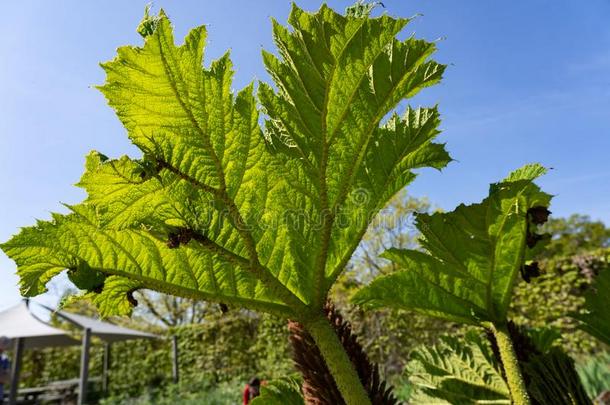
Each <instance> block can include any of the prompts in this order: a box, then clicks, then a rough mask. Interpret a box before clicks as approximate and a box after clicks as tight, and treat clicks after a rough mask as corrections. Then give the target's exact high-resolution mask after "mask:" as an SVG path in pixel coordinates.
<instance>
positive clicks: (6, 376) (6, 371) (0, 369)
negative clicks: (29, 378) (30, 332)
mask: <svg viewBox="0 0 610 405" xmlns="http://www.w3.org/2000/svg"><path fill="white" fill-rule="evenodd" d="M10 343H11V340H10V339H9V338H7V337H6V336H0V403H2V402H3V401H4V386H5V385H7V384H8V383H9V381H10V378H11V370H10V368H11V362H10V361H9V359H8V356H7V355H6V353H4V351H5V350H7V349H8V347H9V345H10Z"/></svg>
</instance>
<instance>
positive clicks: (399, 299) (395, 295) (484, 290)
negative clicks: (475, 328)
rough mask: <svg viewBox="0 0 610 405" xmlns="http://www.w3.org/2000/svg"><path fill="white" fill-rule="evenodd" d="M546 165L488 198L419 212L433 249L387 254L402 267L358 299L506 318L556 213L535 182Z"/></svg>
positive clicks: (452, 316) (457, 316)
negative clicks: (541, 229)
mask: <svg viewBox="0 0 610 405" xmlns="http://www.w3.org/2000/svg"><path fill="white" fill-rule="evenodd" d="M544 172H545V169H544V168H543V167H541V166H539V165H527V166H524V167H523V168H521V169H519V170H516V171H515V172H513V173H511V174H510V175H509V176H508V177H507V178H506V179H504V180H503V181H502V182H500V183H497V184H492V185H491V187H490V192H489V196H488V197H487V198H485V199H484V200H483V201H482V202H481V203H478V204H472V205H460V206H459V207H457V208H456V209H455V210H454V211H452V212H448V213H436V214H432V215H427V214H420V215H418V216H417V220H416V226H417V228H418V229H419V231H420V232H421V233H422V239H421V245H422V247H423V248H424V249H425V250H426V251H427V252H426V253H423V252H420V251H415V250H398V249H391V250H389V251H388V252H386V253H385V257H386V258H388V259H390V260H392V261H394V262H395V263H396V264H397V265H398V266H399V268H400V269H401V270H400V271H398V272H397V273H394V274H391V275H388V276H384V277H380V278H378V279H376V280H375V281H373V282H372V283H371V285H369V286H368V287H366V288H364V289H362V290H360V291H359V292H358V293H357V294H356V295H355V297H354V300H355V301H356V302H357V303H359V304H363V305H366V306H369V307H382V306H390V307H402V308H410V309H415V310H418V311H420V312H423V313H425V314H428V315H431V316H436V317H440V318H443V319H447V320H450V321H456V322H462V323H469V324H475V325H476V324H481V323H483V322H494V323H499V324H503V323H504V322H505V321H506V312H507V310H508V306H509V303H510V297H511V293H512V289H513V286H514V284H515V281H516V278H517V277H518V276H519V273H520V272H525V273H524V276H525V277H527V276H528V275H527V273H526V272H527V271H528V269H529V267H528V266H526V263H525V262H526V259H527V257H528V256H529V253H530V247H532V248H533V245H535V244H536V242H537V240H538V235H536V234H535V233H534V231H535V226H536V224H537V223H541V222H543V221H544V220H546V215H548V211H547V209H546V207H548V205H549V202H550V199H551V197H550V196H549V195H548V194H545V193H543V192H542V191H540V189H539V188H538V186H536V185H535V184H534V183H533V180H534V179H535V178H537V177H538V176H540V175H541V174H543V173H544ZM528 245H529V246H528Z"/></svg>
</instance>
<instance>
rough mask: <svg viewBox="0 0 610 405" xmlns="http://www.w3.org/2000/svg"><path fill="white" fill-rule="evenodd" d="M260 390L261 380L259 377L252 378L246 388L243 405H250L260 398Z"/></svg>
mask: <svg viewBox="0 0 610 405" xmlns="http://www.w3.org/2000/svg"><path fill="white" fill-rule="evenodd" d="M260 388H261V380H259V379H258V377H254V378H252V379H251V380H250V382H249V383H248V384H246V387H245V388H244V393H243V400H244V402H243V405H248V404H249V403H250V401H252V400H253V399H254V398H256V397H258V396H259V395H260Z"/></svg>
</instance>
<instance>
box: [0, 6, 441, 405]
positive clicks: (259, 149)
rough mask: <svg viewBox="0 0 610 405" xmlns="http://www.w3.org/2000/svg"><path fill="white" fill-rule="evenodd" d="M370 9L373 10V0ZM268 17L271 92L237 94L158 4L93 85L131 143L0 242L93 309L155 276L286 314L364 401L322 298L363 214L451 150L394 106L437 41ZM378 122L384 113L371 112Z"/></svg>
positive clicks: (417, 116) (320, 20) (335, 17)
mask: <svg viewBox="0 0 610 405" xmlns="http://www.w3.org/2000/svg"><path fill="white" fill-rule="evenodd" d="M369 11H370V10H369ZM288 21H289V24H290V25H291V26H292V30H289V29H288V28H286V27H284V26H282V25H280V24H278V23H277V22H276V21H273V36H274V40H275V43H276V45H277V47H278V49H279V55H280V56H279V57H277V56H275V55H273V54H271V53H269V52H266V51H264V52H263V60H264V62H265V66H266V67H267V70H268V71H269V73H270V74H271V76H272V77H273V80H274V82H275V88H274V87H272V86H271V85H269V84H266V83H259V85H258V99H259V101H260V103H261V104H262V107H263V109H264V111H265V113H266V115H267V117H266V120H265V130H264V132H263V131H262V130H261V128H260V127H259V111H258V110H257V101H256V99H255V97H254V95H253V88H254V86H253V85H252V84H251V85H249V86H247V87H246V88H244V89H242V90H240V91H239V92H237V94H234V93H233V92H232V90H231V84H232V76H233V69H232V65H231V61H230V58H229V55H228V54H225V55H224V56H222V57H221V58H220V59H218V60H216V61H214V62H212V64H211V65H210V67H209V68H204V67H202V59H203V53H204V45H205V40H206V36H207V33H206V29H205V27H203V26H202V27H198V28H195V29H193V30H192V31H190V33H189V34H188V35H187V36H186V38H185V41H184V44H183V45H181V46H176V45H174V38H173V32H172V28H171V26H170V22H169V20H168V19H167V17H166V15H165V14H164V13H163V11H161V12H160V13H159V15H158V16H155V17H152V16H150V15H148V12H147V13H146V15H145V18H144V20H143V21H142V23H141V24H140V26H139V27H138V32H139V33H140V34H141V35H142V36H143V37H144V45H143V46H142V47H133V46H126V47H121V48H119V49H118V55H117V57H116V58H115V59H114V60H112V61H110V62H107V63H104V64H102V67H103V69H104V70H105V72H106V75H107V76H106V83H105V84H104V85H103V86H100V87H99V89H100V90H101V91H102V93H103V94H104V95H105V96H106V98H107V100H108V103H109V105H110V106H111V107H112V108H113V109H114V110H115V112H116V113H117V116H118V117H119V119H120V120H121V122H122V123H123V125H124V126H125V128H126V130H127V135H128V137H129V139H130V140H131V141H132V142H133V143H134V144H135V145H136V146H137V147H138V148H139V149H140V150H141V151H142V157H141V158H139V159H133V158H129V157H126V156H124V157H121V158H118V159H108V158H107V157H106V156H104V155H103V154H101V153H98V152H92V153H91V154H89V156H88V157H87V161H86V170H85V173H84V175H83V177H82V179H81V181H80V183H79V186H80V187H82V188H83V189H85V191H86V192H87V198H86V199H85V201H84V202H83V203H81V204H77V205H73V206H67V208H68V209H69V211H70V213H68V214H66V215H60V214H53V218H52V220H51V221H39V222H38V223H37V225H36V226H34V227H30V228H24V229H22V231H21V232H20V233H19V234H18V235H16V236H14V237H13V238H12V239H11V240H10V241H8V242H6V243H4V244H3V245H2V249H3V250H4V251H5V252H6V254H7V255H8V256H9V257H11V258H13V259H14V260H15V261H16V263H17V265H18V273H19V276H20V279H21V290H22V293H23V294H24V295H27V296H33V295H37V294H40V293H42V292H44V291H45V285H46V283H47V282H48V281H49V280H50V279H51V278H53V277H55V276H56V275H57V274H59V273H60V272H62V271H63V270H64V269H69V271H68V273H69V275H70V277H71V279H72V280H73V281H74V282H75V283H76V284H77V287H79V288H81V289H85V290H87V291H88V292H87V295H86V296H87V297H89V298H90V299H91V300H92V301H93V302H94V303H95V304H96V305H97V306H98V308H99V310H100V312H101V313H102V314H104V315H110V314H116V313H123V314H126V313H129V312H130V311H131V308H132V307H133V305H134V304H136V300H135V299H134V297H133V292H134V291H136V290H139V289H151V290H156V291H159V292H162V293H167V294H172V295H175V296H180V297H184V298H192V299H197V300H205V301H211V302H219V303H223V304H227V305H232V306H239V307H244V308H249V309H253V310H257V311H263V312H269V313H272V314H275V315H279V316H281V317H284V318H289V319H292V320H296V321H298V322H299V323H301V324H302V325H304V327H305V328H306V330H307V331H308V333H309V334H311V336H312V337H313V339H314V341H315V343H316V344H317V346H318V347H319V349H320V352H321V353H322V355H323V356H324V358H325V360H326V363H327V364H328V367H329V368H330V371H331V373H332V375H333V377H334V379H335V381H336V383H337V386H338V388H339V390H340V392H341V394H342V395H343V397H344V399H345V401H346V402H347V403H348V404H366V403H369V399H368V398H367V394H366V392H365V390H364V388H363V387H362V384H361V383H360V381H359V379H358V375H357V373H356V371H355V369H354V368H353V366H352V364H351V363H350V361H349V359H348V357H347V355H346V353H345V351H344V350H343V347H342V346H341V344H340V342H339V340H338V338H337V335H336V333H335V331H334V329H333V328H332V327H331V325H330V324H329V322H328V320H327V319H326V318H325V316H324V313H323V311H322V307H323V305H324V304H325V302H326V299H327V294H328V291H329V289H330V288H331V286H332V285H333V283H334V282H335V280H336V279H337V277H338V276H339V275H340V274H341V272H342V271H343V269H344V267H345V265H346V263H347V262H348V260H349V258H350V257H351V256H352V253H353V252H354V250H355V249H356V247H357V246H358V244H359V243H360V240H361V238H362V235H363V234H364V232H365V231H366V229H367V226H368V224H369V221H370V219H371V218H372V217H373V216H374V215H375V214H376V213H377V212H378V211H379V210H380V209H381V208H382V207H383V206H384V205H385V204H386V202H387V201H388V200H389V199H390V198H391V197H392V196H393V195H394V194H395V193H396V192H397V191H399V190H401V189H402V188H403V187H404V186H406V185H407V184H409V183H410V182H411V181H413V180H414V178H415V177H416V175H415V174H414V173H413V171H412V170H413V169H416V168H420V167H434V168H437V169H440V168H442V167H444V166H445V165H446V164H447V163H448V162H449V161H450V158H449V155H448V154H447V152H446V151H445V149H444V146H443V145H441V144H436V143H433V142H432V140H433V139H434V137H435V136H436V135H437V134H438V133H439V131H438V129H437V127H438V124H439V113H438V111H437V109H436V108H435V107H434V108H419V109H411V108H410V107H409V108H407V109H406V111H405V113H404V115H402V116H399V115H397V114H396V113H395V112H394V109H395V108H396V107H397V105H398V103H399V102H401V101H402V100H404V99H406V98H409V97H412V96H413V95H415V94H416V93H418V92H419V91H420V90H421V89H422V88H424V87H427V86H430V85H433V84H435V83H437V82H438V81H439V80H440V78H441V75H442V73H443V70H444V66H443V65H440V64H438V63H436V62H434V61H432V60H430V59H429V58H430V55H431V54H432V53H433V52H434V50H435V45H434V44H433V43H429V42H426V41H422V40H418V39H415V38H408V39H406V40H399V39H397V38H396V35H397V34H398V33H399V32H400V31H401V30H402V29H403V28H404V27H405V25H406V24H407V23H408V22H409V20H408V19H403V18H391V17H389V16H387V15H384V16H382V17H379V18H370V17H368V15H367V13H366V10H365V12H364V13H362V12H355V13H353V14H352V15H350V16H342V15H340V14H338V13H336V12H334V11H333V10H331V9H330V8H328V7H326V6H322V7H321V8H320V10H319V11H318V12H316V13H307V12H304V11H303V10H301V9H300V8H298V7H297V6H293V8H292V11H291V13H290V16H289V19H288ZM388 115H389V116H390V118H389V119H388V120H387V121H385V122H382V120H383V119H384V117H386V116H388Z"/></svg>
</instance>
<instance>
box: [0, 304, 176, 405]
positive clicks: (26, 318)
mask: <svg viewBox="0 0 610 405" xmlns="http://www.w3.org/2000/svg"><path fill="white" fill-rule="evenodd" d="M42 307H43V308H45V309H47V310H48V311H50V312H51V313H52V314H54V315H56V316H58V317H59V318H62V319H63V320H66V321H68V322H70V323H72V324H73V325H75V326H77V327H78V328H79V329H82V332H83V333H82V352H81V371H80V379H79V391H78V403H79V404H83V403H84V402H85V399H86V396H87V381H88V378H89V350H90V346H91V336H96V337H98V338H100V339H101V340H102V341H104V343H105V349H104V371H103V374H104V375H103V384H104V388H106V387H107V382H108V369H109V366H110V344H111V343H114V342H119V341H124V340H130V339H142V338H144V339H152V338H157V336H156V335H153V334H150V333H146V332H142V331H138V330H134V329H129V328H125V327H121V326H117V325H114V324H111V323H108V322H103V321H100V320H98V319H94V318H90V317H86V316H83V315H77V314H73V313H69V312H65V311H54V310H53V309H51V308H49V307H46V306H44V305H43V306H42ZM0 336H6V337H8V338H9V339H11V340H12V343H13V347H14V349H13V355H12V356H13V361H12V369H11V381H12V383H11V389H10V395H9V404H11V405H12V404H15V403H16V400H17V392H18V391H17V389H18V386H19V372H20V368H21V359H22V357H23V350H24V349H30V348H45V347H58V346H59V347H61V346H75V345H78V344H79V341H78V340H76V339H73V338H72V337H70V335H69V334H68V333H67V332H66V331H64V330H61V329H58V328H55V327H53V326H50V325H49V324H47V323H45V322H43V321H42V320H40V319H39V318H38V317H36V315H34V314H33V313H32V312H31V311H30V308H29V301H28V300H27V299H25V300H24V301H22V302H21V303H19V304H18V305H15V306H14V307H11V308H9V309H7V310H5V311H3V312H0ZM174 356H175V360H174V364H175V366H174V367H175V370H174V378H175V379H176V378H177V367H176V365H177V347H176V342H174ZM1 400H2V399H1V398H0V402H1Z"/></svg>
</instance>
